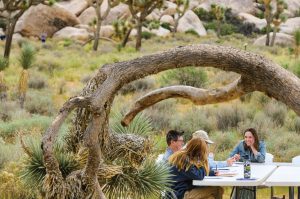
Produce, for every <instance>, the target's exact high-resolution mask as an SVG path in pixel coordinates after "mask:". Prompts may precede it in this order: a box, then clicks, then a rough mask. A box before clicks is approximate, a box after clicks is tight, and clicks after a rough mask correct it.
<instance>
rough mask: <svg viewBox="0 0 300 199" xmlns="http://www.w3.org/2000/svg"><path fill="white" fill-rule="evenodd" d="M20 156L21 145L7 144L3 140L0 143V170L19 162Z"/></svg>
mask: <svg viewBox="0 0 300 199" xmlns="http://www.w3.org/2000/svg"><path fill="white" fill-rule="evenodd" d="M0 139H1V138H0ZM20 156H21V149H20V146H19V144H10V143H5V142H4V141H3V140H2V139H1V141H0V170H1V169H2V168H3V167H4V166H5V165H6V164H7V163H9V162H12V161H16V160H18V159H19V158H20ZM0 190H1V189H0Z"/></svg>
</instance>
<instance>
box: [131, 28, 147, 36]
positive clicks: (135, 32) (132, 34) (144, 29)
mask: <svg viewBox="0 0 300 199" xmlns="http://www.w3.org/2000/svg"><path fill="white" fill-rule="evenodd" d="M142 32H151V31H150V30H149V29H148V28H146V27H142ZM136 35H137V30H136V29H135V28H134V29H132V30H131V32H130V35H129V36H130V37H135V36H136Z"/></svg>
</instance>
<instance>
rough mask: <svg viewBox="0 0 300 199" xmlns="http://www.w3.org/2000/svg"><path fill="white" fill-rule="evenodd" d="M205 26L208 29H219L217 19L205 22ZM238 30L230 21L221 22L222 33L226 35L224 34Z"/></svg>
mask: <svg viewBox="0 0 300 199" xmlns="http://www.w3.org/2000/svg"><path fill="white" fill-rule="evenodd" d="M204 27H205V29H206V30H208V29H211V30H215V31H216V30H217V27H218V25H217V21H216V20H214V21H212V22H209V23H206V24H204ZM236 32H238V29H237V27H236V26H234V25H232V24H229V23H222V24H221V35H222V36H224V35H231V34H233V33H236Z"/></svg>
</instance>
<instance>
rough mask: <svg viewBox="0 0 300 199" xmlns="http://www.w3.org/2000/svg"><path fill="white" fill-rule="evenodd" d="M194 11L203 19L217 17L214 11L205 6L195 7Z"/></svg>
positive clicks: (207, 19) (210, 19)
mask: <svg viewBox="0 0 300 199" xmlns="http://www.w3.org/2000/svg"><path fill="white" fill-rule="evenodd" d="M193 11H194V13H195V14H196V15H197V16H198V17H199V19H200V20H201V21H212V20H213V19H214V18H215V17H214V15H213V13H212V12H208V11H206V10H205V9H203V8H195V9H194V10H193Z"/></svg>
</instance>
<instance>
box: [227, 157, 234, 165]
mask: <svg viewBox="0 0 300 199" xmlns="http://www.w3.org/2000/svg"><path fill="white" fill-rule="evenodd" d="M235 161H236V160H235V158H234V157H231V158H228V159H227V161H226V162H227V166H232V164H233V163H234V162H235Z"/></svg>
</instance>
